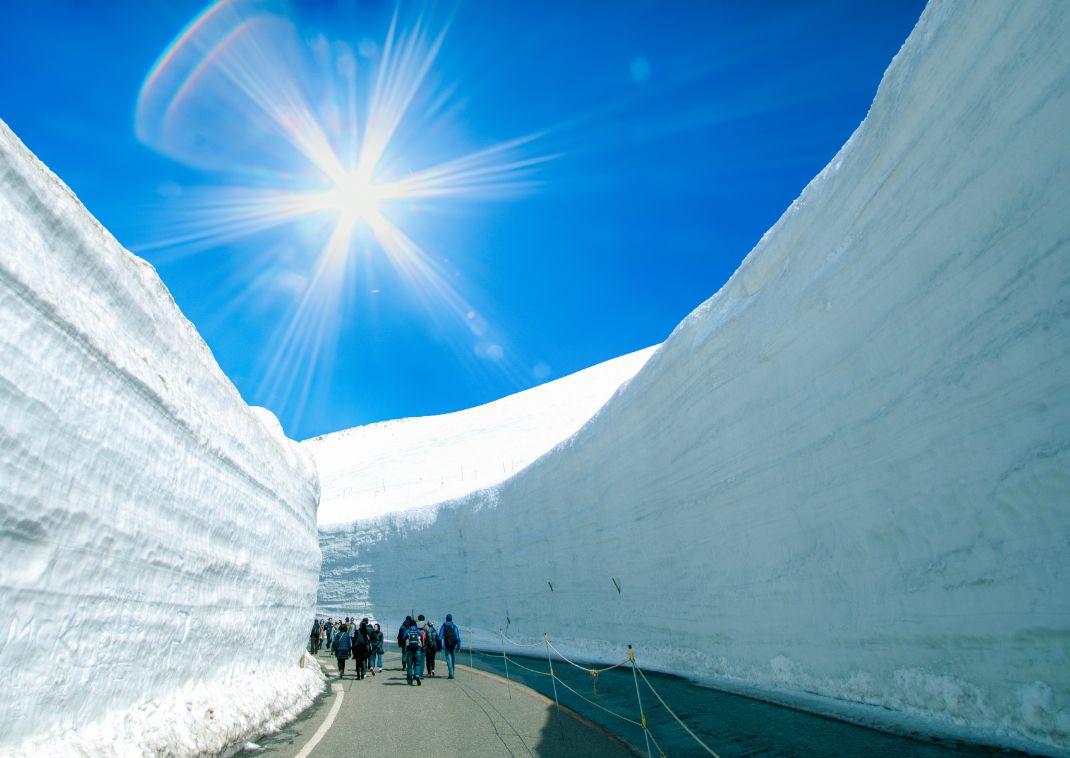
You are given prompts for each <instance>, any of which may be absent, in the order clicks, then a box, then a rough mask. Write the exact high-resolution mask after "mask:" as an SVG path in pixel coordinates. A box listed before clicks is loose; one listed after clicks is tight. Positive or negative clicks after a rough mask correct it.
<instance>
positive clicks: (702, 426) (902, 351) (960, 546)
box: [320, 0, 1070, 752]
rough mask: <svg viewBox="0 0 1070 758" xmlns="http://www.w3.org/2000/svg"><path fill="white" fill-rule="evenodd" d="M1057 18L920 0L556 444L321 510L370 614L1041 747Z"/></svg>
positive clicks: (1063, 224) (1065, 106)
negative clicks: (869, 93) (746, 229)
mask: <svg viewBox="0 0 1070 758" xmlns="http://www.w3.org/2000/svg"><path fill="white" fill-rule="evenodd" d="M1067 39H1070V3H1066V2H1043V1H1040V0H1038V1H1036V2H1030V3H981V4H977V3H967V2H964V3H956V2H937V3H933V4H931V5H930V6H929V7H928V8H927V9H926V10H925V12H924V14H923V15H922V18H921V19H920V21H919V23H918V25H917V27H916V28H915V30H914V31H913V33H912V34H911V36H910V38H909V39H908V40H907V42H906V44H905V45H904V47H903V49H902V50H901V51H900V53H899V54H898V56H897V57H896V58H895V60H894V61H893V62H892V64H891V66H890V68H889V69H888V71H887V72H886V74H885V76H884V78H883V81H882V82H881V85H880V87H879V90H878V92H877V95H876V98H875V100H874V103H873V106H872V108H871V111H870V113H869V115H868V116H867V118H866V120H865V121H864V122H863V124H862V125H861V126H860V127H859V129H858V130H857V131H856V133H855V134H854V135H853V136H852V137H851V139H850V140H849V141H848V143H847V144H846V145H845V146H844V147H843V148H842V150H841V151H840V152H839V153H838V154H837V155H836V156H835V158H834V159H833V160H832V162H831V163H830V164H829V165H828V166H827V167H826V168H825V169H824V170H823V171H822V172H821V174H819V175H818V176H817V177H816V178H815V179H814V180H813V181H812V182H811V183H810V185H809V186H808V187H807V188H806V189H805V190H804V192H803V193H802V195H801V196H800V197H799V199H798V200H797V201H796V202H795V203H793V204H792V206H791V207H790V208H789V209H788V210H787V212H786V213H785V214H784V215H783V217H782V218H781V219H780V220H779V221H778V222H777V223H776V225H775V226H774V227H773V228H772V229H770V230H769V232H768V233H767V234H766V235H765V236H764V237H763V238H762V240H761V241H760V242H759V243H758V245H757V246H756V247H755V249H754V250H753V251H752V252H751V253H750V254H749V255H748V257H747V258H746V260H745V261H744V263H743V264H742V266H741V267H740V269H739V270H738V271H737V272H736V274H735V275H734V276H733V277H732V278H731V280H730V281H729V282H728V283H727V284H726V285H725V286H724V287H723V288H722V289H721V291H720V292H718V293H717V294H716V295H715V296H714V297H713V298H711V299H710V300H709V301H707V302H706V303H704V304H703V305H702V306H700V307H699V308H698V309H696V310H695V311H694V312H693V313H692V314H691V315H690V316H688V317H687V319H685V320H684V322H683V323H681V324H680V326H679V327H678V328H677V329H676V330H675V331H674V333H673V334H672V335H671V337H670V338H669V340H668V341H667V342H666V343H665V344H664V345H663V346H662V348H661V349H660V350H658V352H656V353H655V354H654V356H653V357H652V358H651V359H650V361H649V362H648V363H647V365H646V366H645V367H644V368H643V369H642V370H641V371H640V372H639V373H638V375H637V376H636V377H635V378H634V379H632V381H631V382H630V383H629V384H627V385H625V387H624V388H623V389H621V390H620V391H619V392H618V393H617V394H616V395H615V396H614V397H613V398H612V399H611V400H610V401H609V402H608V403H607V404H606V405H605V406H604V407H603V408H602V409H601V410H600V411H599V412H598V414H597V415H595V417H594V418H593V419H592V420H591V421H590V422H588V423H587V424H586V425H585V426H584V427H583V428H582V429H581V430H580V431H579V432H578V433H577V434H576V435H575V436H574V437H573V438H572V439H571V440H570V441H569V442H566V443H565V444H564V445H562V446H560V447H558V448H556V449H554V450H553V451H551V452H550V453H548V454H547V455H545V456H543V457H542V458H540V459H539V460H537V461H536V462H534V463H533V464H532V465H531V466H529V467H528V468H526V469H525V470H523V471H521V472H520V473H518V474H517V475H516V476H514V477H512V478H510V479H508V480H506V481H505V482H503V483H502V484H500V485H498V486H496V487H494V488H488V489H485V490H482V491H479V492H477V493H473V494H471V495H469V496H467V497H464V498H460V499H456V500H453V501H450V502H446V503H442V504H439V505H437V506H432V507H430V508H423V509H418V510H414V511H409V512H406V513H399V514H394V515H388V516H382V517H378V518H374V519H369V520H364V521H361V522H358V523H354V524H351V525H346V526H340V527H332V528H324V529H321V532H320V544H321V547H322V548H323V552H324V569H323V575H324V576H325V577H328V576H330V577H332V578H333V580H334V581H335V582H337V583H338V585H339V586H341V585H342V584H344V583H345V582H346V581H350V586H351V587H352V588H353V590H352V597H351V601H352V603H353V607H352V610H354V611H357V612H358V615H359V613H360V612H365V613H369V614H371V615H374V616H376V617H377V618H378V619H380V620H381V621H383V622H387V623H391V626H390V627H389V629H393V628H396V627H394V626H393V623H397V622H400V620H401V619H402V618H403V617H404V616H405V614H407V613H408V612H409V610H410V608H413V607H415V608H416V609H417V611H418V612H424V613H429V614H431V615H432V617H434V618H436V619H437V620H441V618H442V616H443V615H444V613H446V612H452V613H454V614H455V618H457V620H458V621H459V622H460V623H461V624H462V625H463V626H465V627H466V628H468V627H471V628H474V629H475V632H474V633H473V634H474V636H476V637H477V638H480V637H482V639H483V640H484V641H486V642H487V643H489V644H496V640H497V630H498V628H499V627H504V628H505V629H506V630H507V634H508V635H509V636H510V637H511V638H514V639H517V640H518V641H532V640H535V641H541V639H542V633H543V631H547V630H549V631H550V633H551V635H552V637H553V638H554V640H555V644H556V645H557V646H558V647H560V648H561V649H562V650H563V651H564V652H565V653H566V654H571V655H573V656H582V657H585V658H587V659H588V660H602V661H607V662H609V661H617V660H620V659H621V658H622V657H624V655H625V652H626V648H625V646H626V644H627V643H629V642H634V643H636V645H637V655H638V657H639V660H640V662H641V664H645V665H646V666H649V667H652V668H658V669H662V670H665V671H673V672H677V673H681V674H684V675H688V676H692V677H695V678H697V679H699V680H702V681H706V682H710V683H716V684H720V685H722V686H729V687H733V686H735V687H738V688H740V689H745V690H747V691H750V692H753V693H758V694H762V695H764V696H766V697H770V698H773V699H786V700H792V699H800V700H801V699H805V700H807V701H808V702H810V703H811V705H812V706H813V707H819V708H822V709H824V710H826V711H827V712H830V713H837V714H840V715H845V716H847V717H848V718H853V719H858V720H862V721H868V722H870V723H876V724H883V725H885V726H892V727H894V726H895V724H897V723H898V724H900V725H901V726H906V727H908V728H922V729H925V730H927V731H930V732H936V733H949V732H950V733H960V734H961V733H965V735H966V736H967V737H969V738H971V739H977V740H981V741H987V742H993V743H1002V744H1013V745H1026V746H1030V747H1032V748H1033V749H1040V750H1043V751H1051V752H1058V751H1065V750H1067V749H1068V748H1070V591H1068V586H1067V577H1070V544H1068V539H1067V535H1068V534H1070V212H1068V209H1070V138H1068V136H1067V135H1068V132H1067V124H1070V45H1067V44H1066V40H1067ZM612 578H616V579H617V580H618V581H619V583H620V586H621V592H620V594H618V592H617V590H616V588H615V587H614V584H613V581H612ZM548 582H553V592H551V591H550V589H549V587H548V584H547V583H548ZM321 592H322V589H321ZM321 597H322V596H321ZM507 619H508V621H507ZM867 706H869V707H867Z"/></svg>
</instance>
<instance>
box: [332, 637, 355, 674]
mask: <svg viewBox="0 0 1070 758" xmlns="http://www.w3.org/2000/svg"><path fill="white" fill-rule="evenodd" d="M352 652H353V639H352V638H351V637H350V636H349V627H347V626H346V625H345V624H342V625H341V626H340V627H339V628H338V637H337V638H335V640H334V657H335V658H336V659H337V660H338V678H339V679H342V678H344V677H345V674H346V658H348V657H349V654H350V653H352Z"/></svg>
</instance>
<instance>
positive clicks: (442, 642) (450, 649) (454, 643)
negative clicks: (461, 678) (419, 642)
mask: <svg viewBox="0 0 1070 758" xmlns="http://www.w3.org/2000/svg"><path fill="white" fill-rule="evenodd" d="M438 645H439V647H440V648H441V649H442V652H443V654H444V655H445V657H446V668H447V669H449V672H450V675H449V677H448V678H449V679H453V656H454V655H455V654H456V653H457V651H458V650H460V649H461V630H460V629H458V628H457V625H456V624H454V623H453V614H452V613H447V614H446V620H445V621H444V622H443V624H442V628H441V629H439V630H438Z"/></svg>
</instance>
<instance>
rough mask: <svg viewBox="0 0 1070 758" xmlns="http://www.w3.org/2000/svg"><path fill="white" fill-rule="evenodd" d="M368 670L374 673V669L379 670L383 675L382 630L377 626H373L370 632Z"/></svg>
mask: <svg viewBox="0 0 1070 758" xmlns="http://www.w3.org/2000/svg"><path fill="white" fill-rule="evenodd" d="M368 668H369V669H371V670H372V672H373V673H374V672H375V670H376V669H379V673H380V674H381V673H383V630H382V629H380V628H379V625H378V624H375V626H374V628H373V629H372V631H371V651H370V655H369V656H368Z"/></svg>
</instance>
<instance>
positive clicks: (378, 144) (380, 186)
mask: <svg viewBox="0 0 1070 758" xmlns="http://www.w3.org/2000/svg"><path fill="white" fill-rule="evenodd" d="M445 39H446V26H445V25H440V26H435V27H433V26H432V23H431V20H430V19H429V18H428V17H427V16H423V15H422V16H420V17H418V18H416V19H415V20H414V21H413V22H411V23H405V22H404V21H403V20H402V18H401V16H400V15H399V14H398V13H395V14H394V16H393V19H392V20H391V22H390V24H389V28H388V29H387V30H386V33H385V35H384V36H383V39H382V42H381V44H380V43H378V42H374V41H371V40H369V38H367V37H365V38H364V39H363V40H362V41H360V42H359V43H358V44H357V45H356V46H355V47H354V45H353V44H352V41H346V40H342V41H329V40H327V39H326V38H324V37H322V36H321V37H317V38H314V39H312V40H311V41H310V40H306V39H305V38H303V37H302V36H301V32H300V30H299V29H298V28H297V26H296V25H295V23H294V22H293V21H292V20H291V19H290V18H289V17H288V16H287V14H286V13H285V11H284V10H283V9H282V6H279V5H277V4H275V3H269V2H260V1H253V2H244V3H243V2H234V1H233V0H222V1H221V2H217V3H215V4H213V5H210V6H209V7H208V8H206V9H205V10H204V11H203V12H202V13H201V14H200V15H198V16H197V17H196V18H195V19H194V20H193V21H192V22H191V23H190V24H189V25H188V26H187V27H186V28H185V29H184V30H183V31H182V33H181V34H179V36H178V37H176V39H175V40H174V42H172V44H171V45H170V46H169V47H168V48H167V50H165V51H164V53H163V54H162V55H161V56H160V58H159V60H158V61H157V62H156V64H155V65H154V67H153V68H152V70H151V71H150V72H149V74H148V76H147V77H146V79H145V82H144V84H143V86H142V89H141V92H140V94H139V98H138V106H137V113H136V131H137V134H138V137H139V138H140V139H141V140H142V142H144V143H145V144H147V145H149V146H150V147H152V148H153V149H155V150H157V151H159V152H161V153H163V154H164V155H167V156H169V157H170V158H173V159H175V160H177V161H180V162H182V163H184V164H186V165H188V166H191V167H194V168H196V169H199V170H200V171H202V172H209V173H210V174H211V175H212V176H214V177H216V179H217V181H215V182H213V183H212V184H211V185H210V186H207V187H201V188H200V189H199V190H198V191H197V192H195V193H193V194H192V195H191V196H190V197H189V198H187V199H186V200H185V201H184V207H183V211H184V218H183V219H182V222H181V223H180V224H176V225H175V227H174V228H173V229H171V230H168V233H161V234H160V235H159V237H158V239H157V241H156V242H155V243H154V244H152V245H150V246H148V249H156V250H158V251H164V250H172V251H173V250H180V251H183V250H185V251H191V250H198V249H200V250H203V249H214V248H217V247H219V246H222V245H226V244H228V243H231V242H234V241H237V240H243V239H247V238H252V237H254V236H256V235H260V236H262V237H264V238H265V239H270V240H271V244H269V245H267V246H266V247H265V251H264V254H262V255H259V256H257V264H258V265H259V266H261V267H262V269H263V270H261V271H258V272H257V273H256V275H255V276H252V277H250V278H249V280H248V282H247V283H246V285H245V287H246V288H248V289H250V290H255V289H258V288H262V287H264V286H266V285H269V284H270V283H272V282H283V281H285V282H290V283H292V285H293V286H292V287H291V290H292V293H291V294H292V302H291V306H290V313H289V316H288V318H287V319H286V320H285V321H284V322H282V323H280V324H279V325H278V328H277V330H276V334H275V335H274V338H273V339H272V340H271V343H270V344H271V345H272V349H271V352H270V354H269V355H265V356H264V357H263V358H264V359H263V362H262V363H263V381H262V384H261V393H262V394H261V397H260V398H259V401H260V402H263V403H267V404H270V405H272V406H273V407H274V408H276V409H279V410H280V411H281V414H280V415H282V416H283V418H284V421H288V422H290V423H296V422H297V421H298V420H299V419H300V417H301V414H302V412H303V405H304V403H305V402H306V400H307V397H308V394H309V391H310V388H311V387H312V384H313V379H314V377H315V376H316V375H317V373H319V372H329V371H330V366H331V362H332V361H333V359H334V356H335V353H336V351H337V349H338V347H339V345H338V340H339V335H340V331H341V327H342V325H343V323H342V320H343V318H344V316H343V314H344V313H345V312H346V311H347V306H348V305H349V304H350V302H351V300H352V299H353V298H355V297H356V296H357V293H358V292H360V291H361V290H360V286H359V276H360V272H359V269H358V267H357V265H356V258H357V255H356V253H357V252H358V251H365V252H366V251H372V252H374V253H375V254H381V255H383V256H385V259H386V260H388V261H389V262H390V264H391V265H392V266H393V268H394V269H395V270H396V271H397V272H398V274H399V277H400V278H401V279H402V280H403V281H405V282H406V284H407V285H408V286H409V287H410V288H411V290H412V291H413V292H414V293H416V294H417V295H418V299H419V300H420V301H421V302H422V303H423V304H424V306H425V308H426V309H427V313H428V315H429V316H430V317H432V318H441V317H442V315H443V314H444V313H445V314H449V315H450V317H451V318H453V319H455V321H456V323H457V324H458V326H459V327H460V328H461V329H462V330H464V331H466V332H468V331H471V332H472V333H475V332H474V330H473V327H472V322H473V321H474V320H476V317H475V314H476V309H475V308H474V307H473V305H472V304H471V303H469V302H468V301H467V300H466V298H465V297H464V296H463V295H462V294H461V293H460V292H459V291H458V290H457V289H456V287H455V286H454V285H453V284H451V282H450V280H449V277H447V276H446V275H445V274H444V272H443V271H442V269H441V266H440V264H439V261H440V260H441V251H434V252H433V253H432V251H429V250H427V249H425V248H424V247H423V246H421V245H420V244H418V243H417V242H416V241H414V240H413V238H412V236H411V235H410V234H407V233H406V231H405V227H406V225H407V224H406V221H407V216H408V215H409V214H410V213H411V212H412V209H413V207H414V204H416V203H419V204H421V205H426V204H428V203H430V204H434V203H445V202H457V201H464V200H475V199H480V200H485V199H501V198H507V197H513V196H516V195H517V194H518V193H522V192H525V191H529V190H531V189H532V188H533V187H535V186H536V179H535V171H536V170H537V169H538V167H539V166H540V164H541V163H543V162H545V161H547V160H549V159H550V156H546V155H539V154H537V153H536V152H535V150H534V144H533V143H534V141H535V140H536V139H537V138H538V136H537V135H524V136H521V137H518V138H513V139H510V140H506V141H502V142H500V143H497V144H488V145H484V146H482V147H479V148H478V149H475V150H468V151H464V150H458V149H456V148H455V147H454V146H453V145H451V144H450V143H449V141H448V139H439V138H437V136H436V135H437V134H438V132H439V131H440V130H439V129H436V128H435V127H436V126H438V125H440V124H441V121H442V119H443V118H444V115H443V103H444V101H445V99H446V94H448V92H449V90H448V89H446V87H445V85H443V84H441V83H440V82H439V77H433V72H435V71H436V63H438V62H439V57H440V52H441V50H442V48H443V45H444V44H445ZM417 132H418V133H417ZM416 137H419V143H420V149H419V150H417V151H406V149H405V145H411V144H412V143H413V141H414V138H416ZM414 153H418V155H416V154H414ZM257 239H260V237H257ZM277 250H280V251H281V250H287V251H291V252H290V253H288V254H285V255H283V254H279V255H277V256H276V255H273V252H275V251H277ZM293 250H300V251H303V255H294V254H293V253H292V251H293ZM235 297H236V298H238V299H243V300H244V299H248V298H251V297H256V293H255V292H253V291H243V292H239V293H238V294H236V295H235ZM492 347H493V348H494V349H490V350H489V351H488V348H487V347H486V346H484V351H483V356H484V357H488V356H489V357H490V359H491V360H497V361H500V360H501V358H502V357H503V353H502V348H501V347H500V345H493V346H492ZM477 352H478V351H477Z"/></svg>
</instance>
